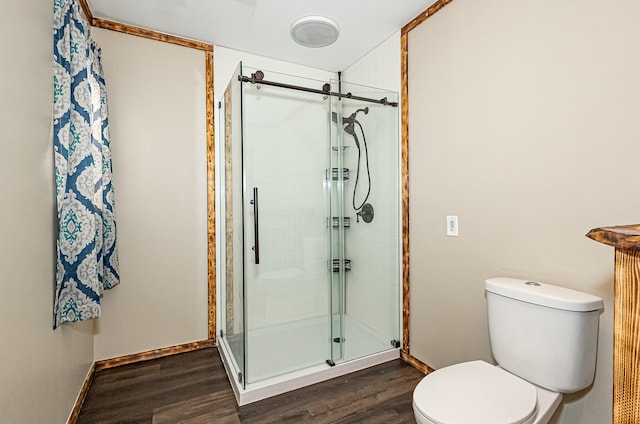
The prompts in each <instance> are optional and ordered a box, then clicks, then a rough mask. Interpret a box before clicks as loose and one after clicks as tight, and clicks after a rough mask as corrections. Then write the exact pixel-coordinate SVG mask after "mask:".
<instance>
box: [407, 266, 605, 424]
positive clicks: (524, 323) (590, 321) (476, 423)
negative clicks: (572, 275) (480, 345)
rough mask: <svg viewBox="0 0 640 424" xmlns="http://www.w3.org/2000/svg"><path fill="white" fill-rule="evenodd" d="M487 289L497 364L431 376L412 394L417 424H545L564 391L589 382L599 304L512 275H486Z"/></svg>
mask: <svg viewBox="0 0 640 424" xmlns="http://www.w3.org/2000/svg"><path fill="white" fill-rule="evenodd" d="M485 290H486V292H487V311H488V317H489V337H490V342H491V351H492V353H493V356H494V358H495V360H496V362H497V363H498V365H497V366H496V365H492V364H489V363H487V362H484V361H470V362H463V363H460V364H456V365H451V366H448V367H445V368H442V369H439V370H437V371H434V372H432V373H431V374H428V375H427V376H426V377H424V378H423V379H422V381H420V383H418V385H417V386H416V388H415V390H414V392H413V411H414V414H415V418H416V421H417V422H418V423H419V424H470V423H473V424H547V423H548V422H549V420H550V419H551V417H552V416H553V414H554V412H555V411H556V409H557V408H558V405H560V402H561V400H562V394H563V393H573V392H577V391H580V390H582V389H584V388H586V387H589V386H590V385H591V383H592V382H593V377H594V374H595V365H596V352H597V347H598V322H599V319H600V312H599V311H600V310H601V309H602V308H603V307H604V303H603V301H602V299H600V298H599V297H596V296H593V295H590V294H587V293H582V292H579V291H575V290H570V289H566V288H563V287H558V286H554V285H551V284H543V283H538V282H534V281H528V280H520V279H515V278H490V279H488V280H486V281H485Z"/></svg>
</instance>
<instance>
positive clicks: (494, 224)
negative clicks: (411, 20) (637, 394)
mask: <svg viewBox="0 0 640 424" xmlns="http://www.w3.org/2000/svg"><path fill="white" fill-rule="evenodd" d="M639 14H640V4H639V3H638V2H636V1H632V0H624V1H619V2H615V3H611V4H609V3H607V4H603V3H602V2H596V1H594V0H587V1H575V0H574V1H566V2H553V1H549V0H542V1H535V2H533V1H532V2H512V1H508V0H487V1H483V2H477V1H471V0H455V1H453V2H452V3H450V4H449V5H447V6H446V7H445V8H444V9H442V10H441V11H440V12H438V13H437V14H436V15H434V16H433V17H431V18H429V19H428V20H427V21H425V22H424V23H423V24H421V25H420V26H419V27H418V28H416V29H415V30H413V31H412V32H411V33H410V35H409V95H410V98H409V107H410V112H409V113H410V118H409V125H410V127H409V132H410V196H411V209H410V213H411V218H410V219H411V353H412V354H413V355H414V356H416V357H417V358H419V359H421V360H422V361H424V362H426V363H428V364H429V365H431V366H433V367H436V368H439V367H443V366H446V365H449V364H451V363H454V362H458V361H464V360H470V359H474V358H482V359H486V360H491V354H490V347H489V340H488V335H487V320H486V300H485V296H484V292H483V283H484V279H485V278H487V277H491V276H513V277H522V278H528V279H535V280H540V281H544V282H548V283H555V284H558V285H562V286H566V287H570V288H573V289H578V290H582V291H585V292H589V293H593V294H596V295H598V296H601V297H602V298H604V300H605V310H604V312H603V313H602V315H601V326H600V345H599V351H598V364H597V374H596V380H595V384H594V385H593V387H592V388H591V389H589V390H586V391H584V392H581V393H578V394H576V395H570V396H568V397H566V399H568V402H566V403H565V405H564V407H563V409H562V411H561V413H560V414H558V416H557V418H556V422H558V423H567V424H569V423H571V424H576V423H588V424H598V423H605V422H610V420H611V418H610V412H611V396H612V395H611V385H612V376H611V374H612V371H611V369H612V332H613V330H612V313H613V304H612V297H613V285H612V281H613V250H612V249H611V248H609V247H606V246H603V245H600V244H597V243H595V242H593V241H591V240H589V239H587V238H586V237H584V234H585V233H587V232H588V231H589V230H590V229H591V228H594V227H598V226H603V225H616V224H632V223H637V222H638V211H639V210H640V197H639V196H638V195H637V194H638V165H637V158H638V157H640V143H639V142H638V134H640V119H638V111H640V79H639V78H638V75H640V60H639V59H638V54H637V46H638V41H639V40H640V27H638V25H637V19H636V17H637V16H638V15H639ZM446 215H458V216H459V220H460V236H459V237H457V238H452V237H446V235H445V217H446Z"/></svg>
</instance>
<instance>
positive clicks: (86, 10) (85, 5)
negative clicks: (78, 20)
mask: <svg viewBox="0 0 640 424" xmlns="http://www.w3.org/2000/svg"><path fill="white" fill-rule="evenodd" d="M78 2H79V3H80V7H82V11H83V12H84V16H85V17H86V18H87V21H89V25H93V20H94V19H95V18H94V17H93V14H92V13H91V8H90V7H89V3H87V0H78Z"/></svg>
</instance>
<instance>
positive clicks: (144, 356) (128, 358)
mask: <svg viewBox="0 0 640 424" xmlns="http://www.w3.org/2000/svg"><path fill="white" fill-rule="evenodd" d="M214 346H215V341H214V340H202V341H199V342H192V343H185V344H180V345H176V346H169V347H163V348H160V349H153V350H148V351H146V352H140V353H133V354H131V355H124V356H118V357H116V358H111V359H104V360H101V361H96V363H95V370H96V371H101V370H106V369H109V368H114V367H119V366H121V365H128V364H133V363H136V362H143V361H150V360H151V359H158V358H163V357H165V356H171V355H177V354H179V353H185V352H191V351H193V350H200V349H206V348H209V347H214Z"/></svg>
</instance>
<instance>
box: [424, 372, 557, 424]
mask: <svg viewBox="0 0 640 424" xmlns="http://www.w3.org/2000/svg"><path fill="white" fill-rule="evenodd" d="M561 400H562V394H561V393H557V392H552V391H550V390H547V389H544V388H542V387H539V386H536V385H534V384H531V383H529V382H528V381H525V380H523V379H521V378H519V377H516V376H515V375H513V374H511V373H509V372H507V371H505V370H503V369H502V368H500V367H498V366H494V365H491V364H489V363H487V362H484V361H471V362H463V363H460V364H456V365H452V366H449V367H445V368H442V369H440V370H437V371H435V372H433V373H431V374H429V375H427V376H426V377H425V378H424V379H422V381H421V382H420V383H419V384H418V386H417V387H416V389H415V390H414V392H413V410H414V414H415V418H416V421H417V422H418V424H470V423H473V424H546V423H547V422H549V420H550V419H551V417H552V416H553V413H554V412H555V410H556V409H557V407H558V405H559V404H560V401H561Z"/></svg>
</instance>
